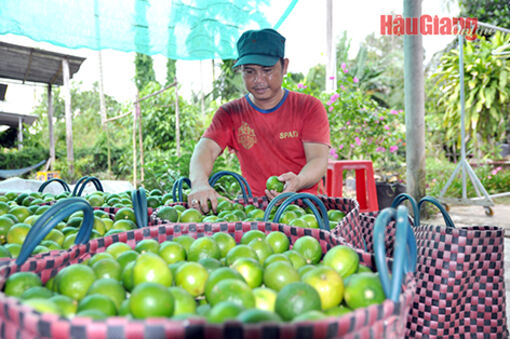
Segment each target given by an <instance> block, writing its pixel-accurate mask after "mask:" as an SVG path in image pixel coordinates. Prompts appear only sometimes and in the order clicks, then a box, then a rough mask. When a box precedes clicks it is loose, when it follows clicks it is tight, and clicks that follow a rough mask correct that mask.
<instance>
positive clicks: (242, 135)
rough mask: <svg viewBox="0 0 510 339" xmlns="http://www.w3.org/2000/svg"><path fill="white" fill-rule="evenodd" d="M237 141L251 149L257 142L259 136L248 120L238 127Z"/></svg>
mask: <svg viewBox="0 0 510 339" xmlns="http://www.w3.org/2000/svg"><path fill="white" fill-rule="evenodd" d="M237 133H238V135H237V141H238V142H239V143H240V144H241V145H243V147H244V148H246V149H250V148H252V147H253V145H255V144H256V143H257V136H256V135H255V131H254V130H253V128H251V127H250V126H249V125H248V124H247V123H246V121H243V123H242V125H241V126H240V127H239V128H238V129H237Z"/></svg>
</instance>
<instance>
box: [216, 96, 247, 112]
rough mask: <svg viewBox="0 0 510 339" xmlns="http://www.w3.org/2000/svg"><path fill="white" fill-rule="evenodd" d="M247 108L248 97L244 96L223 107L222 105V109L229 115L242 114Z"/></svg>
mask: <svg viewBox="0 0 510 339" xmlns="http://www.w3.org/2000/svg"><path fill="white" fill-rule="evenodd" d="M245 106H246V97H245V96H242V97H240V98H237V99H234V100H231V101H229V102H227V103H225V104H223V105H221V107H220V108H221V109H222V110H223V111H225V112H228V113H236V112H242V111H243V109H244V107H245Z"/></svg>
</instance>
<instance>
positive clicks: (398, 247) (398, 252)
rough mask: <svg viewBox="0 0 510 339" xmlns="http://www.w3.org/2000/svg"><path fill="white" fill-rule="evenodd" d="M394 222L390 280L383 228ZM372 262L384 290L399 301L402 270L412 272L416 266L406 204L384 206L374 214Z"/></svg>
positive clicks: (387, 294)
mask: <svg viewBox="0 0 510 339" xmlns="http://www.w3.org/2000/svg"><path fill="white" fill-rule="evenodd" d="M392 220H395V222H396V229H397V231H396V236H395V246H394V253H393V265H392V278H391V281H390V278H389V273H388V267H387V265H386V247H385V245H384V230H385V228H386V226H387V225H388V224H389V223H390V222H391V221H392ZM374 252H375V263H376V267H377V271H378V272H379V277H380V279H381V284H382V287H383V290H384V294H385V295H386V297H387V298H389V299H391V300H392V301H394V302H398V298H399V295H400V291H401V287H402V279H403V276H404V273H408V272H414V270H415V269H416V257H417V251H416V239H415V237H414V233H413V230H412V228H411V225H410V224H409V213H408V210H407V207H405V206H399V207H398V208H397V209H396V210H395V209H394V208H385V209H384V210H382V211H381V213H380V214H379V215H378V216H377V218H376V220H375V225H374Z"/></svg>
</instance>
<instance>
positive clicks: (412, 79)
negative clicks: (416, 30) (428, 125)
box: [404, 0, 426, 200]
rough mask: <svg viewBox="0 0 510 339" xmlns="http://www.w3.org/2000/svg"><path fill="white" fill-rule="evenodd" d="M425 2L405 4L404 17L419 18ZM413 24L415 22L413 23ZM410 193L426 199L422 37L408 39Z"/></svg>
mask: <svg viewBox="0 0 510 339" xmlns="http://www.w3.org/2000/svg"><path fill="white" fill-rule="evenodd" d="M420 16H421V1H416V0H404V17H405V18H408V17H413V18H419V17H420ZM411 23H412V21H411ZM404 92H405V112H406V113H405V114H406V118H405V120H406V164H407V173H406V176H407V192H408V193H409V194H410V195H411V196H412V197H414V198H415V199H416V200H420V199H421V198H422V197H423V196H425V187H426V186H425V185H426V182H425V94H424V71H423V44H422V35H421V34H416V35H409V34H406V35H404Z"/></svg>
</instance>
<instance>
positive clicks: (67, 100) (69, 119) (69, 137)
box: [62, 59, 74, 176]
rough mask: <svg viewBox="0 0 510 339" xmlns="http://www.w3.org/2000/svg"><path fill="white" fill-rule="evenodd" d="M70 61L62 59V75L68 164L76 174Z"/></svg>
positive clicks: (70, 172)
mask: <svg viewBox="0 0 510 339" xmlns="http://www.w3.org/2000/svg"><path fill="white" fill-rule="evenodd" d="M69 74H70V73H69V61H67V59H62V75H63V77H64V105H65V117H66V144H67V164H68V166H69V174H70V175H71V176H72V175H73V174H74V151H73V116H72V113H71V86H70V83H69V79H70V77H69Z"/></svg>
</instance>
